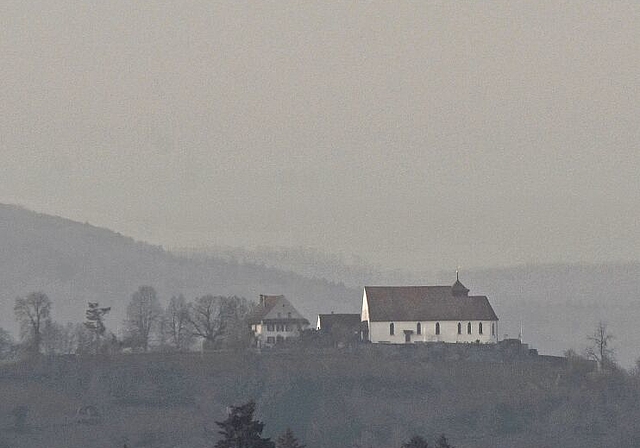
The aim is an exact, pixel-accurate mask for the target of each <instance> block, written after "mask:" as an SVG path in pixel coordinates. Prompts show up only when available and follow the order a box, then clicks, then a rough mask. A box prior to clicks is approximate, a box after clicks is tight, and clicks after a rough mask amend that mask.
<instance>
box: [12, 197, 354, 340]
mask: <svg viewBox="0 0 640 448" xmlns="http://www.w3.org/2000/svg"><path fill="white" fill-rule="evenodd" d="M140 285H151V286H153V287H155V288H156V289H157V291H158V293H159V295H160V298H161V300H162V301H163V302H167V301H168V299H169V298H170V297H171V295H173V294H180V293H182V294H184V295H185V297H187V299H192V298H193V297H195V296H197V295H202V294H207V293H211V294H224V295H227V294H229V295H230V294H235V295H240V296H244V297H246V298H248V299H252V300H256V299H257V297H258V295H259V294H261V293H263V294H264V293H268V294H285V295H286V296H287V297H289V298H290V299H291V301H292V302H293V303H294V305H295V306H296V307H297V308H298V309H299V310H300V311H301V312H302V313H303V314H304V315H306V316H307V317H308V318H309V320H311V321H313V320H314V316H315V315H316V314H317V313H319V312H328V311H331V310H335V311H343V312H345V311H346V312H353V311H358V308H359V306H360V298H359V294H360V293H359V291H358V290H357V289H350V288H347V287H345V286H344V285H340V284H335V283H332V282H329V281H327V280H324V279H310V278H306V277H304V276H301V275H299V274H296V273H293V272H285V271H282V270H279V269H274V268H269V267H265V266H260V265H258V264H255V263H250V262H233V261H228V260H223V259H219V258H215V257H207V258H206V259H199V260H194V259H187V258H184V257H180V256H176V255H174V254H171V253H169V252H167V251H166V250H164V249H163V248H162V247H158V246H152V245H149V244H146V243H142V242H138V241H134V240H133V239H131V238H128V237H125V236H122V235H120V234H119V233H115V232H112V231H110V230H106V229H102V228H98V227H94V226H92V225H90V224H86V223H85V224H82V223H78V222H74V221H70V220H67V219H63V218H59V217H54V216H48V215H43V214H38V213H34V212H32V211H29V210H26V209H23V208H20V207H17V206H12V205H0V327H3V328H6V329H10V330H14V331H15V324H14V319H13V303H14V299H15V297H16V296H19V295H26V294H28V293H29V292H31V291H44V292H46V293H47V294H48V295H49V297H50V298H51V299H52V301H53V302H54V317H55V319H56V320H58V321H60V322H66V321H77V322H80V321H82V320H83V319H84V310H85V307H86V303H87V302H88V301H99V302H100V303H101V304H104V305H107V306H111V307H112V308H113V311H112V314H111V315H110V316H109V318H108V320H107V324H108V325H109V326H110V327H111V328H116V327H118V326H119V325H120V324H121V322H122V319H123V317H124V310H125V308H126V305H127V303H128V301H129V299H130V297H131V294H132V293H133V291H135V290H136V289H137V288H138V286H140Z"/></svg>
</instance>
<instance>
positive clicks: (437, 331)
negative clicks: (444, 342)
mask: <svg viewBox="0 0 640 448" xmlns="http://www.w3.org/2000/svg"><path fill="white" fill-rule="evenodd" d="M436 334H440V322H436Z"/></svg>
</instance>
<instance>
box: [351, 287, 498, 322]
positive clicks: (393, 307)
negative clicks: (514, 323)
mask: <svg viewBox="0 0 640 448" xmlns="http://www.w3.org/2000/svg"><path fill="white" fill-rule="evenodd" d="M456 289H458V288H456ZM364 293H365V295H366V299H367V302H368V308H369V320H370V321H372V322H390V321H400V322H401V321H436V320H461V321H462V320H498V316H496V313H495V312H494V311H493V308H492V307H491V304H490V303H489V299H487V297H486V296H469V295H466V294H464V295H461V294H460V293H459V290H458V291H454V289H453V287H452V286H365V288H364Z"/></svg>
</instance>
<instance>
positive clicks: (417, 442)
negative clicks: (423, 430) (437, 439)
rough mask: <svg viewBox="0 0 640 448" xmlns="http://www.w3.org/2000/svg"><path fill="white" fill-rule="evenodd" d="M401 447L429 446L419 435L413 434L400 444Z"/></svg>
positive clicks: (420, 447)
mask: <svg viewBox="0 0 640 448" xmlns="http://www.w3.org/2000/svg"><path fill="white" fill-rule="evenodd" d="M402 448H429V443H428V442H427V441H426V440H425V439H424V438H423V437H421V436H413V437H411V438H410V439H409V441H408V442H404V443H403V444H402Z"/></svg>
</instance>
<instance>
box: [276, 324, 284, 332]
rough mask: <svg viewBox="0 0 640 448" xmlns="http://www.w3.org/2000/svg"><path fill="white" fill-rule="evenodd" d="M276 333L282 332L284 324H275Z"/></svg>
mask: <svg viewBox="0 0 640 448" xmlns="http://www.w3.org/2000/svg"><path fill="white" fill-rule="evenodd" d="M276 331H284V324H277V325H276Z"/></svg>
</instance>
